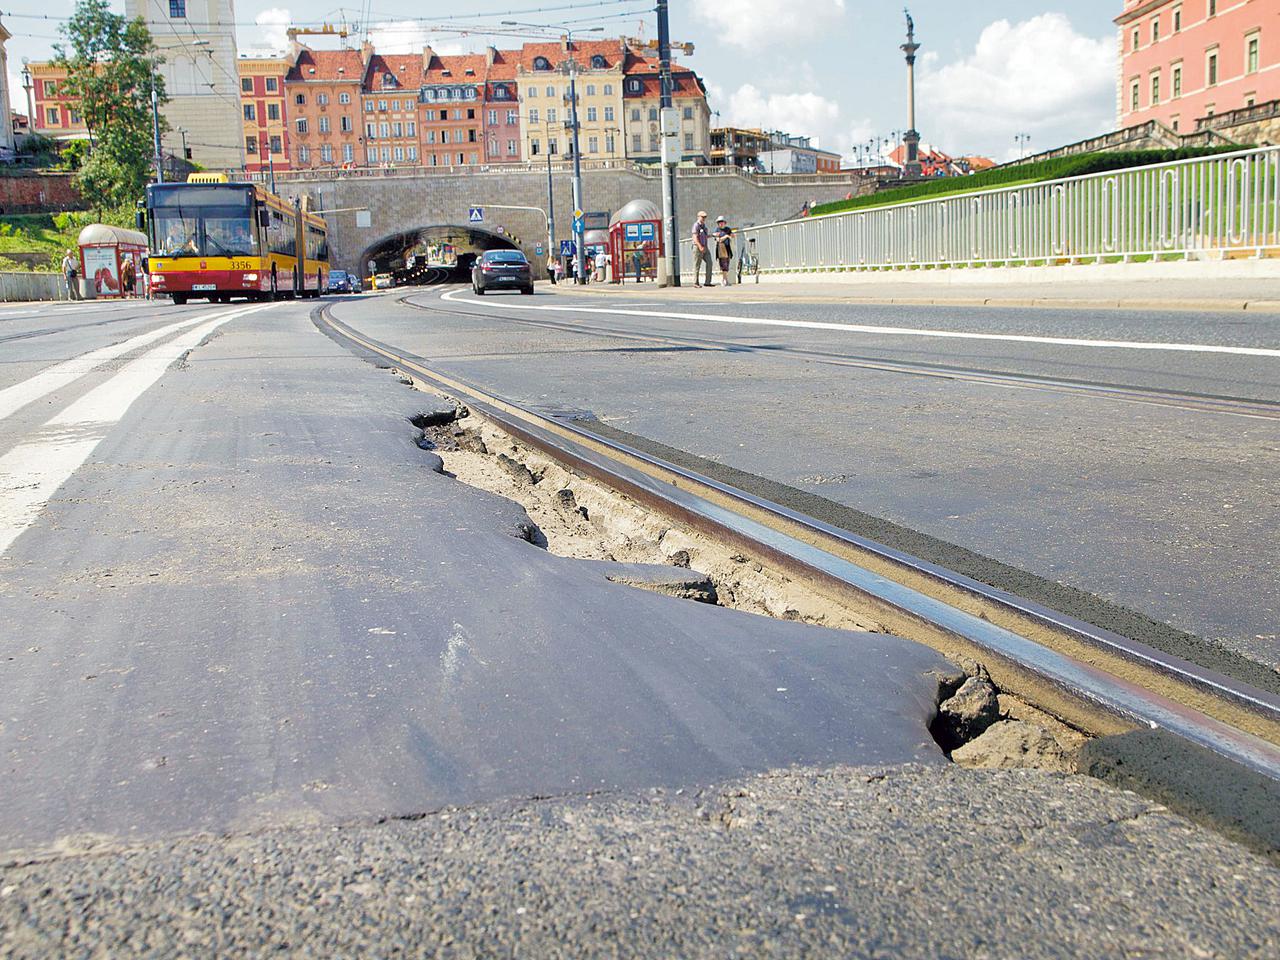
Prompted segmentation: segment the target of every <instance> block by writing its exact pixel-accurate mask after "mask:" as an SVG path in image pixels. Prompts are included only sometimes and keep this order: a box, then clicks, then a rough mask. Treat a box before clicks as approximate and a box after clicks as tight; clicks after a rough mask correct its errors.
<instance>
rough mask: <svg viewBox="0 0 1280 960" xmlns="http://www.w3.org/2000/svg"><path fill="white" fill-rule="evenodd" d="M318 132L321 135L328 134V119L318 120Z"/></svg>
mask: <svg viewBox="0 0 1280 960" xmlns="http://www.w3.org/2000/svg"><path fill="white" fill-rule="evenodd" d="M320 132H321V133H328V132H329V118H328V117H321V118H320Z"/></svg>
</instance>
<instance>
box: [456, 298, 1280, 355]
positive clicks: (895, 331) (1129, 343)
mask: <svg viewBox="0 0 1280 960" xmlns="http://www.w3.org/2000/svg"><path fill="white" fill-rule="evenodd" d="M462 292H463V291H461V290H451V291H450V292H449V293H446V294H444V295H443V296H442V297H441V298H440V299H442V300H449V301H451V302H457V301H455V300H454V297H455V296H457V295H458V294H460V293H462ZM463 302H465V303H469V304H475V305H477V306H481V307H486V308H489V309H495V310H496V309H502V310H554V311H557V312H561V313H601V314H615V315H627V316H633V317H661V318H664V319H669V320H700V321H710V322H713V323H739V324H746V325H748V326H761V327H799V328H803V329H806V330H839V331H841V332H843V333H873V334H887V335H889V336H900V337H936V338H939V339H944V340H999V341H1004V342H1007V343H1043V344H1049V345H1051V346H1057V347H1089V348H1093V349H1104V350H1156V351H1171V352H1175V353H1230V354H1235V355H1237V356H1242V357H1280V349H1277V348H1273V347H1229V346H1223V345H1220V344H1213V343H1162V342H1159V341H1149V340H1085V339H1083V338H1077V337H1036V336H1031V335H1029V334H1017V333H966V332H963V331H959V330H928V329H918V328H915V327H883V326H872V325H869V324H858V323H823V322H822V321H818V320H774V319H769V318H766V317H730V316H723V315H718V314H710V313H673V312H669V311H663V310H617V309H609V308H605V307H561V306H556V307H551V306H547V307H539V306H535V305H534V304H530V303H509V302H507V301H506V300H503V301H502V302H501V304H498V303H490V302H488V301H482V300H478V299H473V300H466V301H463Z"/></svg>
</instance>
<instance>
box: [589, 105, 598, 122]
mask: <svg viewBox="0 0 1280 960" xmlns="http://www.w3.org/2000/svg"><path fill="white" fill-rule="evenodd" d="M587 122H588V123H595V122H596V108H595V107H587Z"/></svg>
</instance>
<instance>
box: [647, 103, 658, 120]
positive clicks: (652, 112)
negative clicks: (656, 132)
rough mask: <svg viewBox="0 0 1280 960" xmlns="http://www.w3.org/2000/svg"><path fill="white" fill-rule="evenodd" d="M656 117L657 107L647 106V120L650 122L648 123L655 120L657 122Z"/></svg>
mask: <svg viewBox="0 0 1280 960" xmlns="http://www.w3.org/2000/svg"><path fill="white" fill-rule="evenodd" d="M657 119H658V108H657V107H650V108H649V122H650V123H655V122H657Z"/></svg>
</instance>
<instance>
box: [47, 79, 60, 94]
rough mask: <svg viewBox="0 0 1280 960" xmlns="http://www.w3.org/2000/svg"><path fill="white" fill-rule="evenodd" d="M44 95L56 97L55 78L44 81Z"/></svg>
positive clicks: (56, 86)
mask: <svg viewBox="0 0 1280 960" xmlns="http://www.w3.org/2000/svg"><path fill="white" fill-rule="evenodd" d="M44 95H45V96H46V97H56V96H57V95H58V81H57V80H46V81H45V82H44Z"/></svg>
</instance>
